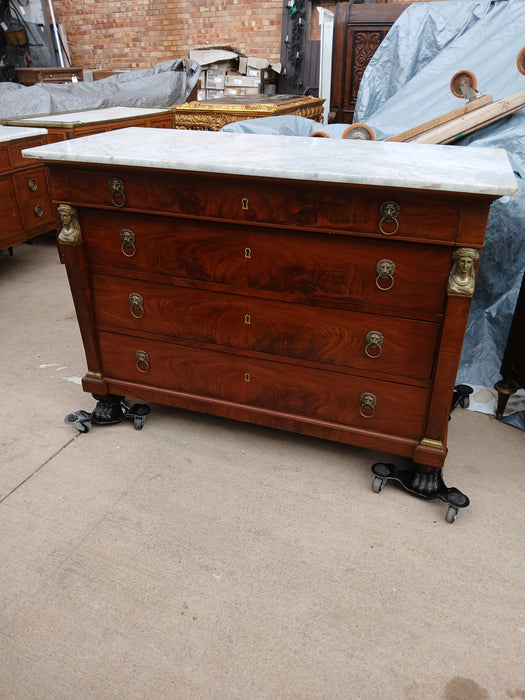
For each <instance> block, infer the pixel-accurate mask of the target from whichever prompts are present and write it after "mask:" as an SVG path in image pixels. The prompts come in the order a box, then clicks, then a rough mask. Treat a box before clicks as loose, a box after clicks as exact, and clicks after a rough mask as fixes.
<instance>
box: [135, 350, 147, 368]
mask: <svg viewBox="0 0 525 700" xmlns="http://www.w3.org/2000/svg"><path fill="white" fill-rule="evenodd" d="M135 357H136V358H137V369H138V371H139V372H142V373H143V374H145V373H146V372H149V370H150V364H149V355H148V353H147V352H146V351H145V350H137V352H136V353H135Z"/></svg>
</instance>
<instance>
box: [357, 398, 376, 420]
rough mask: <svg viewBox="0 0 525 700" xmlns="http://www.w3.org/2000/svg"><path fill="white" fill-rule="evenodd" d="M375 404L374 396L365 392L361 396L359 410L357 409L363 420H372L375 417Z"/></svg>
mask: <svg viewBox="0 0 525 700" xmlns="http://www.w3.org/2000/svg"><path fill="white" fill-rule="evenodd" d="M376 403H377V398H376V397H375V396H374V394H370V393H369V392H367V391H366V392H365V393H364V394H361V408H360V409H359V413H360V414H361V415H362V416H363V418H373V417H374V416H375V414H376Z"/></svg>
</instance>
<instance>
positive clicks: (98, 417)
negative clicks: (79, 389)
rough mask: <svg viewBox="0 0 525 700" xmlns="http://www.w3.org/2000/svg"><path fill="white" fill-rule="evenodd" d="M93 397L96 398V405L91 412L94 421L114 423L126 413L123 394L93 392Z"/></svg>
mask: <svg viewBox="0 0 525 700" xmlns="http://www.w3.org/2000/svg"><path fill="white" fill-rule="evenodd" d="M93 398H95V399H96V400H97V405H96V406H95V409H94V410H93V412H92V414H91V418H92V420H93V422H94V423H99V424H101V423H102V424H103V423H115V422H118V421H119V420H120V419H121V418H122V416H123V415H124V414H125V413H126V410H127V409H126V407H125V405H124V403H123V401H124V397H123V396H115V394H105V395H103V396H101V395H99V394H93Z"/></svg>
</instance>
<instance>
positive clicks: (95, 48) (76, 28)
mask: <svg viewBox="0 0 525 700" xmlns="http://www.w3.org/2000/svg"><path fill="white" fill-rule="evenodd" d="M389 1H390V2H402V1H403V0H389ZM415 1H416V2H417V1H419V0H415ZM319 5H322V6H323V7H326V8H327V9H330V10H333V9H335V2H327V1H326V0H312V23H311V36H310V38H311V39H318V38H319V37H318V34H319V32H318V15H317V11H316V9H315V8H316V7H317V6H319ZM283 6H284V0H264V1H262V0H219V2H214V1H212V0H199V1H197V0H121V2H119V3H116V2H115V0H53V7H54V11H55V17H56V20H57V21H59V22H60V21H61V22H64V25H65V28H66V33H67V39H68V44H69V50H70V54H71V61H72V63H73V65H74V66H82V67H84V68H87V69H95V68H102V69H106V70H119V69H136V68H150V67H152V66H154V65H155V63H158V62H159V61H164V60H168V59H171V58H182V57H186V56H187V55H188V51H190V50H191V49H196V48H206V47H210V46H231V47H232V48H234V49H236V50H237V51H239V52H241V53H243V54H245V55H249V56H257V57H259V58H266V59H268V60H269V61H270V62H271V63H275V62H278V61H279V59H280V44H281V24H282V14H283Z"/></svg>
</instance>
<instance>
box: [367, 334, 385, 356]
mask: <svg viewBox="0 0 525 700" xmlns="http://www.w3.org/2000/svg"><path fill="white" fill-rule="evenodd" d="M365 338H366V346H365V355H366V356H367V357H371V358H372V359H373V360H375V359H377V358H378V357H381V355H382V354H383V340H384V339H385V338H384V336H383V334H382V333H380V332H379V331H368V333H367V334H366V336H365Z"/></svg>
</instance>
